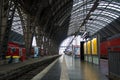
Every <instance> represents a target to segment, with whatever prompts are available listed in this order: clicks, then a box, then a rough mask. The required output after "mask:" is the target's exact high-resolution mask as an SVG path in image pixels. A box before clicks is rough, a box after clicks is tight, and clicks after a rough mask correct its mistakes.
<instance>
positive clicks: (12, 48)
mask: <svg viewBox="0 0 120 80" xmlns="http://www.w3.org/2000/svg"><path fill="white" fill-rule="evenodd" d="M11 57H12V59H13V60H14V61H15V62H19V61H24V60H25V59H26V49H25V48H24V47H21V46H20V44H18V43H14V42H9V43H8V50H7V53H6V58H7V59H11Z"/></svg>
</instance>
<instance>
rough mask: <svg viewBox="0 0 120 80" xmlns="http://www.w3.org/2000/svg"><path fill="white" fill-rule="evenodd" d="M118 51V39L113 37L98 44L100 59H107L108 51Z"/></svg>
mask: <svg viewBox="0 0 120 80" xmlns="http://www.w3.org/2000/svg"><path fill="white" fill-rule="evenodd" d="M109 50H110V51H120V37H113V38H111V39H108V40H106V41H103V42H101V43H100V55H101V58H108V51H109Z"/></svg>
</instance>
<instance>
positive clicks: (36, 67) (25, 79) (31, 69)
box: [0, 56, 59, 80]
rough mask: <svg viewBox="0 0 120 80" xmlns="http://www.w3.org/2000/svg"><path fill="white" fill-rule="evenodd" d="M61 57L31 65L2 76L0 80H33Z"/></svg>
mask: <svg viewBox="0 0 120 80" xmlns="http://www.w3.org/2000/svg"><path fill="white" fill-rule="evenodd" d="M58 57H59V56H57V57H53V58H50V59H46V60H43V61H41V62H37V63H33V64H29V65H26V66H23V67H20V68H18V69H15V70H12V71H10V72H7V73H4V74H1V75H0V80H31V79H32V78H33V77H34V76H35V75H37V74H38V73H40V72H41V71H42V70H43V69H44V68H46V67H47V66H48V65H49V64H50V63H52V62H53V61H54V60H56V59H57V58H58Z"/></svg>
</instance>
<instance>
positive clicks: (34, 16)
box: [0, 0, 120, 56]
mask: <svg viewBox="0 0 120 80" xmlns="http://www.w3.org/2000/svg"><path fill="white" fill-rule="evenodd" d="M119 19H120V1H119V0H0V53H1V55H3V54H4V53H6V50H7V43H8V41H15V42H18V43H20V44H23V45H24V47H26V49H27V55H28V56H29V53H30V49H31V47H32V40H33V37H34V36H35V38H36V40H37V46H39V47H40V48H41V49H44V52H50V53H51V54H52V52H53V54H54V53H57V52H58V49H59V45H60V44H61V42H62V41H63V40H64V39H65V38H66V37H68V36H71V35H78V34H81V35H82V34H83V33H84V32H89V33H90V36H91V35H94V34H100V35H101V38H107V37H109V36H112V35H114V34H117V33H119V32H120V28H119V25H120V20H119Z"/></svg>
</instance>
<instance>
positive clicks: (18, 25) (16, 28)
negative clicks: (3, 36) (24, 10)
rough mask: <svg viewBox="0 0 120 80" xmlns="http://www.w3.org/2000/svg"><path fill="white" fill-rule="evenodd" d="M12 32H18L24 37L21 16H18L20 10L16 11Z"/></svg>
mask: <svg viewBox="0 0 120 80" xmlns="http://www.w3.org/2000/svg"><path fill="white" fill-rule="evenodd" d="M11 30H12V31H15V32H17V33H18V34H21V35H23V29H22V24H21V19H20V16H19V14H18V10H17V9H16V10H15V14H14V18H13V23H12V28H11Z"/></svg>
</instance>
